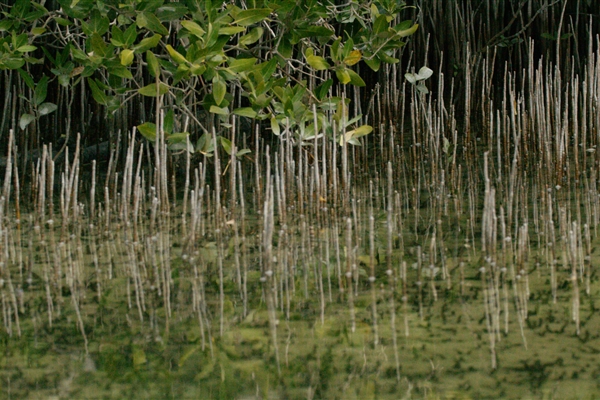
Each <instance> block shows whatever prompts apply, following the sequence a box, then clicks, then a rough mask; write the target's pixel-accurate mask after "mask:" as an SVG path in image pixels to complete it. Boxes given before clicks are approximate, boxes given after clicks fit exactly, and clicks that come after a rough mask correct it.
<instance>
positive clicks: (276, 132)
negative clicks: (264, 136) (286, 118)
mask: <svg viewBox="0 0 600 400" xmlns="http://www.w3.org/2000/svg"><path fill="white" fill-rule="evenodd" d="M271 131H272V132H273V134H274V135H276V136H279V135H280V134H281V129H280V128H279V123H278V122H277V119H275V117H271Z"/></svg>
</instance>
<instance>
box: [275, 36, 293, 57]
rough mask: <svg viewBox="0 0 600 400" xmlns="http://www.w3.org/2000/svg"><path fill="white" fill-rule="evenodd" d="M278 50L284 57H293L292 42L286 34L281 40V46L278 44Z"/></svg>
mask: <svg viewBox="0 0 600 400" xmlns="http://www.w3.org/2000/svg"><path fill="white" fill-rule="evenodd" d="M277 52H278V53H279V54H280V55H281V57H283V58H291V57H292V53H293V48H292V44H291V43H290V41H289V39H288V38H287V37H286V36H285V35H284V36H283V37H282V38H281V40H280V41H279V46H277Z"/></svg>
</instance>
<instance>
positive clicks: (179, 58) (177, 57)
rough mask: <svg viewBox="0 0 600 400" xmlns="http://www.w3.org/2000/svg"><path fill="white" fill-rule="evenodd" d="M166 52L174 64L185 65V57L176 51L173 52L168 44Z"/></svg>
mask: <svg viewBox="0 0 600 400" xmlns="http://www.w3.org/2000/svg"><path fill="white" fill-rule="evenodd" d="M167 51H168V52H169V55H170V56H171V58H172V59H173V60H174V61H175V62H176V63H178V64H185V63H187V60H186V59H185V57H184V56H183V55H182V54H181V53H179V52H178V51H177V50H175V49H174V48H173V47H172V46H171V45H170V44H168V45H167Z"/></svg>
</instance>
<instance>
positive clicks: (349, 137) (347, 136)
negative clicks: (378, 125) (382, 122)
mask: <svg viewBox="0 0 600 400" xmlns="http://www.w3.org/2000/svg"><path fill="white" fill-rule="evenodd" d="M371 132H373V127H372V126H370V125H363V126H360V127H358V128H356V129H353V130H351V131H348V132H346V133H344V134H343V135H340V140H339V142H340V145H343V144H344V142H346V143H350V144H353V145H360V142H359V141H358V140H357V139H358V138H359V137H361V136H365V135H368V134H369V133H371Z"/></svg>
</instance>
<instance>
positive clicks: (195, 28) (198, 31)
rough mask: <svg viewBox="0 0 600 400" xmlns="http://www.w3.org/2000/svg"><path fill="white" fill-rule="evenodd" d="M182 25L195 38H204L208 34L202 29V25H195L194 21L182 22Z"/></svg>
mask: <svg viewBox="0 0 600 400" xmlns="http://www.w3.org/2000/svg"><path fill="white" fill-rule="evenodd" d="M181 25H182V26H183V27H184V28H185V29H187V30H188V31H190V33H191V34H192V35H194V36H196V37H197V38H200V39H201V38H203V37H204V35H205V34H206V31H205V30H204V29H202V27H200V25H198V24H197V23H195V22H194V21H188V20H185V21H181Z"/></svg>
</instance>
